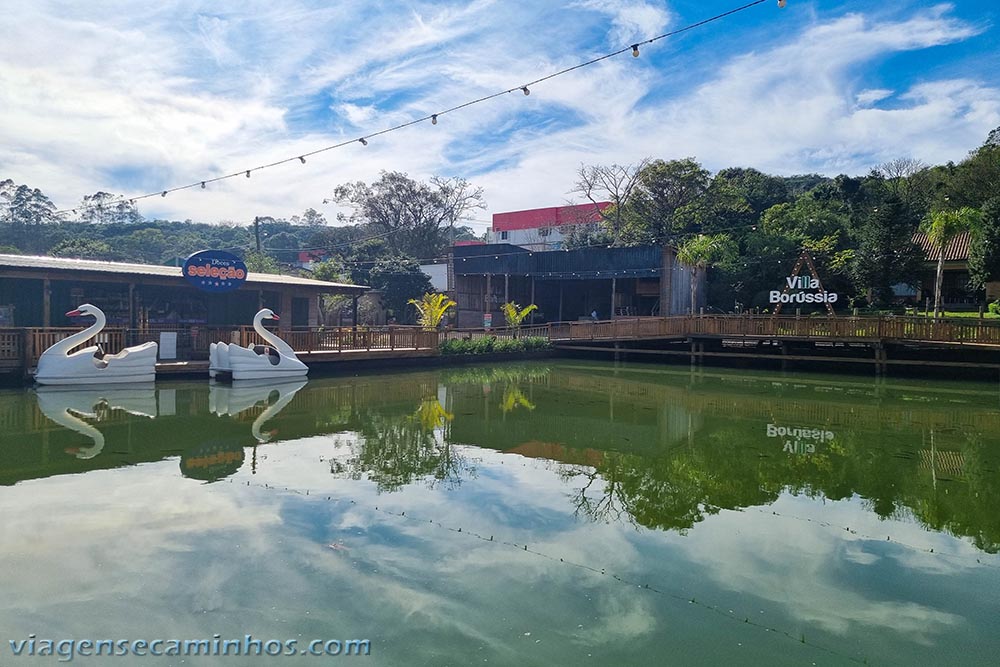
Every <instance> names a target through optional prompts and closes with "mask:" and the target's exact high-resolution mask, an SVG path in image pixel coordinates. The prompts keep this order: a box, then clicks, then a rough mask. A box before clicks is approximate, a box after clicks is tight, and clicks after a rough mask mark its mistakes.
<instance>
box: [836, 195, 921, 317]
mask: <svg viewBox="0 0 1000 667" xmlns="http://www.w3.org/2000/svg"><path fill="white" fill-rule="evenodd" d="M916 228H917V224H916V220H915V219H914V217H913V215H912V213H911V212H910V211H909V210H908V209H907V208H906V207H905V206H904V205H903V203H902V201H900V200H899V199H898V198H890V199H888V200H887V201H885V202H884V204H883V205H882V206H881V207H878V208H876V209H874V210H873V211H872V215H871V216H870V218H868V220H867V222H866V224H864V225H863V226H862V227H861V228H860V230H859V231H858V233H857V238H858V247H857V249H856V250H855V256H854V262H853V265H852V266H851V276H852V278H853V279H854V280H855V282H856V284H857V287H858V291H859V292H864V293H866V294H867V297H868V302H869V303H870V304H873V305H878V306H881V305H885V304H888V303H889V302H890V301H891V300H892V286H893V285H895V284H897V283H906V284H911V285H912V284H913V283H914V282H915V281H916V278H917V275H918V274H919V272H920V268H921V265H922V262H923V253H922V252H921V250H920V248H919V247H917V246H916V245H915V244H914V243H913V240H912V239H913V233H914V231H916Z"/></svg>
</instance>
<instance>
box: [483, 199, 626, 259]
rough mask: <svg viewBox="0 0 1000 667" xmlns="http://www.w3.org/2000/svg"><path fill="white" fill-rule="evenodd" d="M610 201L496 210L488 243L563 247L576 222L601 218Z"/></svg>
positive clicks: (544, 248)
mask: <svg viewBox="0 0 1000 667" xmlns="http://www.w3.org/2000/svg"><path fill="white" fill-rule="evenodd" d="M608 206H611V203H610V202H601V203H599V204H597V206H596V207H595V206H594V205H593V204H578V205H574V206H553V207H550V208H533V209H529V210H525V211H511V212H508V213H494V214H493V226H492V227H491V228H490V230H489V231H488V232H487V234H486V236H487V242H488V243H510V244H512V245H517V246H521V247H522V248H527V249H528V250H560V249H562V248H563V244H564V243H565V241H566V236H568V234H569V228H570V227H573V226H575V225H586V224H593V223H596V222H598V221H599V220H600V217H601V216H600V211H603V210H604V209H606V208H607V207H608Z"/></svg>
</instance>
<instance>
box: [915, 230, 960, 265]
mask: <svg viewBox="0 0 1000 667" xmlns="http://www.w3.org/2000/svg"><path fill="white" fill-rule="evenodd" d="M971 241H972V234H971V233H970V232H960V233H959V234H958V236H956V237H955V238H953V239H952V240H951V241H950V242H949V243H948V245H946V246H945V248H944V261H946V262H963V261H966V260H968V259H969V243H970V242H971ZM913 242H914V243H916V244H917V245H918V246H920V249H921V250H923V251H924V257H925V258H926V259H927V261H928V262H936V261H938V255H939V253H938V249H937V247H936V246H934V245H931V242H930V239H928V238H927V234H924V233H923V232H917V233H916V234H914V235H913Z"/></svg>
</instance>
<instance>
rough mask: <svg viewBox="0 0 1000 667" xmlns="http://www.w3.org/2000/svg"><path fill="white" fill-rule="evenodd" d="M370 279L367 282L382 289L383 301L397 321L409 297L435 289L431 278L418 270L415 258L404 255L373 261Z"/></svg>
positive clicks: (413, 297) (402, 316) (412, 297)
mask: <svg viewBox="0 0 1000 667" xmlns="http://www.w3.org/2000/svg"><path fill="white" fill-rule="evenodd" d="M369 278H370V282H369V283H368V284H369V285H370V286H371V287H372V288H374V289H377V290H379V291H381V292H382V303H384V304H385V306H386V308H387V309H388V310H389V311H390V312H391V313H392V314H393V316H395V317H396V319H397V320H402V319H404V314H405V313H406V306H407V304H408V303H409V301H410V299H415V298H417V297H419V296H421V295H423V294H426V293H427V292H433V291H434V287H433V286H432V285H431V279H430V278H428V277H427V274H426V273H424V272H423V271H421V270H420V266H419V265H418V264H417V262H416V260H414V259H413V258H411V257H406V256H404V255H390V256H388V257H383V258H381V259H378V260H376V262H375V265H374V266H373V267H372V269H371V271H370V273H369Z"/></svg>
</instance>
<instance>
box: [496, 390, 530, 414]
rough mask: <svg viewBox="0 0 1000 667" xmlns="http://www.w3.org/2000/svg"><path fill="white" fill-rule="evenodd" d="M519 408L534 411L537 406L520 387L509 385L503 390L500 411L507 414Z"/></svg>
mask: <svg viewBox="0 0 1000 667" xmlns="http://www.w3.org/2000/svg"><path fill="white" fill-rule="evenodd" d="M519 407H520V408H527V409H528V410H534V409H535V404H534V403H532V402H531V401H529V400H528V397H527V396H525V395H524V392H523V391H521V388H520V387H518V386H517V385H513V384H510V385H507V387H506V388H504V390H503V398H502V399H501V400H500V409H501V410H502V411H503V412H504V413H505V414H506V413H508V412H510V411H511V410H513V409H514V408H519Z"/></svg>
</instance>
